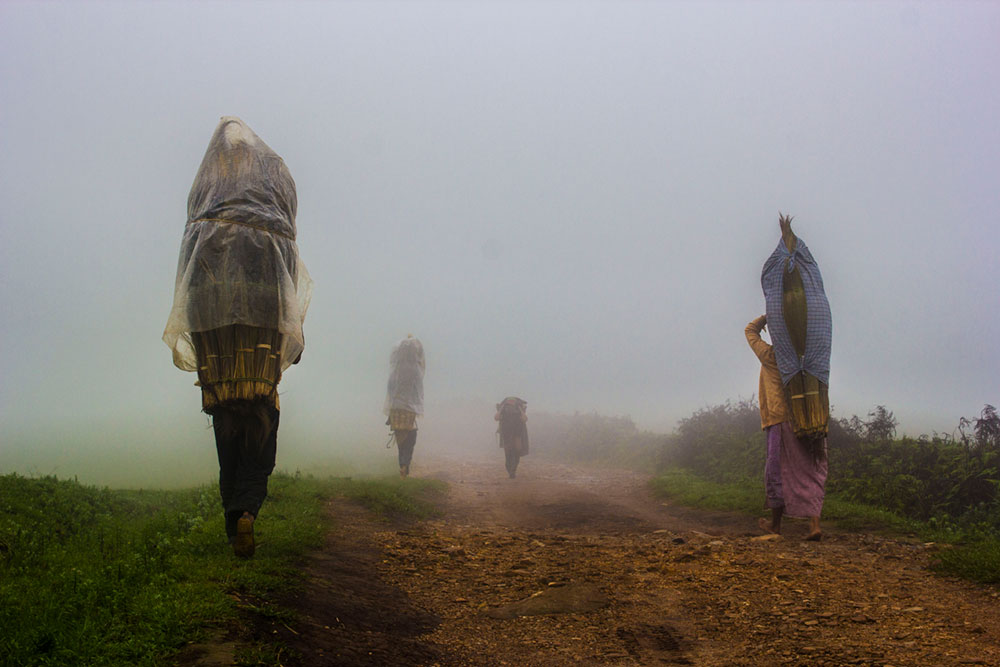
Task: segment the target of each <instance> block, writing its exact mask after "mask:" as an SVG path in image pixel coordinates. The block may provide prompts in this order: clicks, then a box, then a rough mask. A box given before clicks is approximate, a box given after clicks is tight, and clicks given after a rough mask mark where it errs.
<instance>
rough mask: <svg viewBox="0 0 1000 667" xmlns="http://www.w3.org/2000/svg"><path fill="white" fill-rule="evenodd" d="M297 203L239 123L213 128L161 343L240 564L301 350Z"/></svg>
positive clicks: (307, 292)
mask: <svg viewBox="0 0 1000 667" xmlns="http://www.w3.org/2000/svg"><path fill="white" fill-rule="evenodd" d="M296 202H297V200H296V192H295V182H294V181H293V180H292V177H291V174H290V173H289V172H288V169H287V167H286V166H285V163H284V161H283V160H282V159H281V157H279V156H278V155H277V154H276V153H275V152H274V151H272V150H271V149H270V147H268V146H267V144H265V143H264V142H263V141H262V140H261V139H260V138H259V137H258V136H257V135H256V134H255V133H254V132H253V131H252V130H251V129H250V128H249V127H248V126H247V125H246V124H245V123H244V122H243V121H242V120H240V119H239V118H235V117H232V116H227V117H224V118H222V119H221V121H220V123H219V125H218V127H217V128H216V130H215V133H214V134H213V136H212V139H211V142H210V143H209V147H208V150H207V151H206V152H205V157H204V159H203V160H202V164H201V167H200V168H199V170H198V174H197V176H196V177H195V181H194V184H193V185H192V187H191V192H190V195H189V197H188V219H187V224H186V226H185V232H184V237H183V240H182V243H181V251H180V258H179V260H178V266H177V279H176V284H175V290H174V305H173V308H172V310H171V313H170V316H169V318H168V321H167V326H166V329H165V330H164V334H163V340H164V342H165V343H166V344H167V345H168V346H169V347H170V348H171V349H172V350H173V356H174V364H175V365H176V366H177V367H178V368H181V369H182V370H186V371H197V373H198V382H197V383H196V384H197V385H198V386H200V387H201V392H202V409H203V411H204V412H206V413H208V414H209V415H211V416H212V425H213V429H214V434H215V444H216V450H217V454H218V461H219V492H220V496H221V500H222V506H223V513H224V518H225V531H226V535H227V537H228V539H229V542H230V543H231V544H232V546H233V550H234V552H235V554H236V555H237V556H241V557H249V556H252V555H253V553H254V551H255V546H256V545H255V541H254V525H255V523H256V521H257V518H258V516H259V514H260V509H261V506H262V504H263V502H264V499H265V498H266V497H267V485H268V478H269V477H270V475H271V472H272V471H273V469H274V465H275V456H276V451H277V434H278V421H279V414H280V413H279V409H280V406H279V401H278V392H277V387H278V383H279V382H280V380H281V376H282V373H283V371H285V370H286V369H287V368H288V367H289V366H290V365H292V364H295V363H298V362H299V359H300V358H301V356H302V351H303V349H304V347H305V339H304V337H303V334H302V322H303V320H304V318H305V314H306V310H307V308H308V305H309V299H310V296H311V292H312V281H311V279H310V278H309V273H308V272H307V271H306V268H305V265H304V264H303V263H302V261H301V260H300V258H299V254H298V246H297V245H296V242H295V235H296V229H295V214H296V206H297V203H296Z"/></svg>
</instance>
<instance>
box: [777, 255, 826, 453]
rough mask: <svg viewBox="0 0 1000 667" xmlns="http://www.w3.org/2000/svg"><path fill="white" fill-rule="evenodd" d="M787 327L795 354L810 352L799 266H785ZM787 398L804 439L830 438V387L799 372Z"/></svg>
mask: <svg viewBox="0 0 1000 667" xmlns="http://www.w3.org/2000/svg"><path fill="white" fill-rule="evenodd" d="M781 306H782V314H783V315H784V319H785V328H786V329H787V330H788V335H789V337H790V338H791V341H792V347H794V348H795V353H796V354H797V355H798V356H799V358H800V359H801V358H802V357H803V356H804V355H805V351H806V322H807V315H808V311H807V307H806V292H805V289H804V287H803V286H802V275H801V274H800V273H799V268H798V267H795V268H794V269H792V271H791V272H789V271H788V269H787V264H786V269H785V279H784V281H783V283H782V293H781ZM785 397H786V398H787V399H788V405H789V407H790V408H791V410H792V428H793V429H794V431H795V437H796V438H799V439H800V440H818V439H820V438H824V437H826V433H827V428H828V426H829V422H830V393H829V389H828V388H827V386H826V385H825V384H824V383H822V382H820V381H819V380H818V379H817V378H815V377H813V376H812V375H810V374H809V373H806V372H805V371H802V372H800V373H796V374H795V375H794V376H793V377H792V379H791V380H789V381H788V383H787V384H786V385H785Z"/></svg>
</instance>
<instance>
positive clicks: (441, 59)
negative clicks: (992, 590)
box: [0, 2, 1000, 483]
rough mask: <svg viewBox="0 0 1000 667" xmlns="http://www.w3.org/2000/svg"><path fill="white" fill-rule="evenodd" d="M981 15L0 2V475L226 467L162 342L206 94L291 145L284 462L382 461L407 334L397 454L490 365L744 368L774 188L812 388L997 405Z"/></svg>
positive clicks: (990, 164) (538, 392)
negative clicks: (829, 317)
mask: <svg viewBox="0 0 1000 667" xmlns="http://www.w3.org/2000/svg"><path fill="white" fill-rule="evenodd" d="M998 34H1000V6H997V5H995V4H990V3H976V2H967V3H948V4H945V3H917V2H887V3H877V4H869V3H837V4H833V3H824V4H819V3H791V2H760V3H757V2H754V3H741V2H721V3H704V4H703V3H693V2H691V3H688V2H677V3H647V2H625V3H605V2H581V3H568V2H538V3H491V2H481V3H468V4H464V3H452V2H416V3H402V2H398V3H397V2H384V3H351V2H337V3H299V2H296V3H288V4H280V3H270V2H262V3H254V4H252V5H234V4H229V3H189V2H160V3H148V4H147V3H141V4H124V3H114V2H83V3H73V4H70V3H60V2H52V3H45V2H43V3H27V2H8V3H4V4H2V5H0V87H2V90H3V92H4V112H3V114H2V115H0V156H2V157H0V245H2V248H3V249H2V251H0V252H2V254H0V260H2V266H3V282H2V285H3V286H2V288H0V307H2V310H3V312H4V316H3V320H2V325H0V331H2V341H3V346H2V348H0V349H2V352H0V375H2V377H3V380H2V382H0V473H7V472H15V471H16V472H35V473H38V474H49V473H53V472H54V473H55V474H58V475H59V476H60V477H66V476H68V477H72V476H73V475H74V474H77V472H78V471H79V470H84V469H85V468H86V469H88V470H89V469H90V468H87V466H91V467H93V466H95V465H97V466H100V465H105V464H103V463H98V461H100V462H103V461H105V460H106V459H105V458H104V457H107V456H110V457H112V459H111V460H112V463H109V464H107V465H108V466H109V469H108V470H106V471H105V472H106V473H107V474H108V478H113V477H114V474H115V473H114V471H113V470H111V469H110V468H113V467H114V465H115V463H118V464H120V466H121V469H122V470H123V471H124V470H127V471H129V472H128V474H132V471H141V472H140V473H137V474H139V475H140V476H141V475H147V477H148V478H149V479H154V478H156V475H158V474H160V472H162V473H163V474H164V475H166V473H167V472H168V470H169V471H171V474H175V475H179V476H182V477H183V476H184V475H190V476H192V477H193V478H194V479H193V481H197V482H201V481H205V480H208V479H210V478H211V476H212V475H213V474H214V471H213V469H212V466H213V465H215V452H214V448H213V447H212V437H211V433H210V432H209V431H208V430H207V429H206V424H207V420H206V416H205V415H204V414H201V413H200V412H199V411H200V406H201V403H200V395H199V391H198V389H197V388H196V387H195V386H194V382H195V380H196V376H195V375H194V374H193V373H184V372H182V371H180V370H178V369H176V368H175V367H174V366H173V364H172V363H171V356H170V350H169V349H168V348H167V346H166V345H164V344H163V342H162V341H161V339H160V337H161V334H162V332H163V327H164V325H165V323H166V318H167V314H168V312H169V310H170V305H171V303H172V298H173V289H174V276H175V270H176V264H177V255H178V250H179V247H180V241H181V235H182V233H183V230H184V224H185V220H186V201H187V196H188V191H189V189H190V187H191V183H192V180H193V179H194V176H195V173H196V171H197V169H198V165H199V163H200V161H201V159H202V156H203V154H204V152H205V149H206V147H207V145H208V141H209V139H210V137H211V134H212V131H213V130H214V128H215V125H216V124H217V122H218V120H219V118H220V117H221V116H225V115H235V116H238V117H240V118H241V119H242V120H244V121H245V122H246V123H247V124H248V125H249V126H250V127H251V128H252V129H253V130H254V131H255V132H256V133H257V134H258V135H259V136H260V137H261V139H263V140H264V141H265V142H266V143H267V144H268V145H269V146H270V147H271V148H272V149H273V150H274V151H275V152H276V153H278V154H279V155H280V156H282V158H283V159H284V161H285V163H286V164H287V166H288V168H289V170H290V172H291V174H292V176H293V178H294V179H295V181H296V184H297V191H298V217H297V227H298V239H297V240H298V246H299V251H300V254H301V257H302V259H303V260H304V262H305V263H306V265H307V267H308V269H309V272H310V273H311V275H312V278H313V280H314V281H315V288H314V292H313V299H312V303H311V306H310V309H309V312H308V315H307V317H306V320H305V325H304V331H305V339H306V349H305V352H304V354H303V356H302V362H301V364H299V365H297V366H293V367H292V368H290V369H289V370H288V371H287V372H286V374H285V375H284V377H283V379H282V382H281V385H280V387H279V391H280V393H281V407H282V415H281V432H280V435H279V436H278V441H279V442H278V467H279V469H280V468H283V467H288V466H292V467H294V466H295V465H306V464H308V463H309V462H310V461H312V460H322V461H325V462H333V461H344V462H345V465H349V464H350V462H352V461H367V460H369V459H370V460H371V461H376V462H377V461H379V460H380V459H379V457H380V456H381V457H383V458H385V459H387V460H390V463H391V459H392V454H391V453H387V452H383V451H380V450H379V448H380V447H381V444H382V443H383V442H384V441H385V437H386V427H385V426H384V425H383V422H384V419H385V418H384V416H383V415H382V412H381V406H382V401H383V398H384V392H385V383H386V379H387V377H388V372H389V363H388V362H389V353H390V351H391V349H392V346H393V344H394V343H395V342H396V341H398V340H399V339H401V338H403V337H405V336H406V335H407V334H408V333H412V334H413V335H415V336H417V337H418V338H420V340H421V341H422V343H423V345H424V348H425V351H426V359H427V372H426V376H425V397H426V410H425V412H426V414H425V416H424V417H423V418H422V419H421V420H420V428H421V440H420V442H419V444H418V445H417V457H418V458H419V456H420V453H421V451H422V450H424V451H428V452H432V451H435V448H438V449H439V450H443V449H444V448H445V447H455V446H458V447H460V446H461V443H462V442H466V441H468V446H469V448H470V449H471V450H472V451H479V448H480V447H483V448H485V447H487V446H488V445H489V444H490V443H489V439H490V437H491V436H492V433H493V431H494V428H495V423H494V422H493V414H492V407H493V404H495V403H496V402H498V401H499V400H501V399H502V398H503V397H504V396H507V395H518V396H521V397H523V398H524V399H526V400H527V401H528V405H529V408H528V410H529V418H530V415H532V414H536V413H566V414H572V413H574V412H577V411H578V412H598V413H600V414H604V415H609V416H617V415H628V416H630V417H631V418H632V419H633V420H634V421H635V423H636V424H637V425H638V426H639V428H641V429H644V430H650V431H654V432H659V433H669V432H671V431H672V430H673V429H674V427H675V426H676V424H677V421H678V420H680V419H683V418H684V417H686V416H688V415H690V414H691V413H692V412H694V411H695V410H698V409H699V408H702V407H706V406H711V405H716V404H719V403H723V402H725V401H727V400H739V399H741V398H749V397H751V396H752V395H754V394H755V393H756V391H757V378H758V369H759V362H758V361H757V359H756V357H755V356H754V355H753V353H752V352H751V350H750V348H749V347H748V345H747V343H746V341H745V339H744V335H743V328H744V326H745V325H746V323H747V322H749V321H750V320H751V319H753V318H754V317H756V316H758V315H760V314H761V313H763V312H764V299H763V295H762V293H761V286H760V271H761V267H762V265H763V263H764V261H765V259H766V258H767V257H768V255H769V254H770V253H771V252H772V250H773V249H774V247H775V246H776V245H777V243H778V240H779V237H780V234H779V230H778V222H777V218H778V211H779V210H780V211H782V212H784V213H788V214H791V215H794V216H795V221H794V223H793V230H794V231H795V232H796V234H797V235H798V236H799V237H800V238H801V239H802V240H803V241H804V242H805V243H806V244H807V245H808V246H809V248H810V250H811V252H812V253H813V256H814V257H815V258H816V261H817V263H818V265H819V267H820V270H821V271H822V274H823V279H824V283H825V287H826V293H827V296H828V297H829V301H830V306H831V309H832V314H833V352H832V358H831V379H830V401H831V404H832V406H833V416H834V417H850V416H851V415H854V414H857V415H859V416H861V417H862V418H864V416H865V415H866V414H867V413H868V411H869V410H870V409H872V408H873V407H874V406H875V405H879V404H881V405H885V406H886V407H887V408H888V409H889V410H892V411H893V412H894V413H895V416H896V417H897V419H898V420H899V431H900V433H901V434H902V433H905V434H908V435H913V436H916V435H920V434H930V433H932V432H935V431H936V432H940V433H951V432H952V431H953V430H954V429H955V427H956V426H957V424H958V421H959V419H960V418H961V417H962V416H966V417H973V416H976V415H978V414H979V411H980V410H981V409H982V407H983V405H984V404H987V403H991V404H994V405H996V404H997V401H998V400H1000V395H998V388H1000V383H998V379H997V378H998V376H997V369H1000V345H997V341H998V340H1000V314H998V312H997V309H996V299H997V279H998V277H1000V270H998V269H997V260H996V257H997V256H998V255H1000V242H998V240H997V239H998V237H1000V234H998V233H997V225H996V220H995V219H996V215H997V211H998V210H1000V188H997V186H996V180H997V176H996V175H997V174H998V173H1000V126H998V124H997V122H996V118H997V117H1000V76H998V74H1000V65H998V64H997V63H1000V41H998V40H997V39H996V36H997V35H998ZM480 410H482V412H479V411H480ZM466 413H468V414H466ZM480 424H481V429H482V431H481V432H480V430H479V428H480V426H479V425H480ZM480 434H482V437H483V441H482V442H480V441H479V438H480ZM436 441H437V444H435V442H436ZM494 446H495V445H494ZM174 471H175V472H174ZM87 475H91V473H90V472H88V473H87ZM83 477H84V475H83V474H81V479H82V478H83ZM88 478H89V477H88ZM122 483H124V482H122Z"/></svg>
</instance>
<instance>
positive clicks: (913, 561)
mask: <svg viewBox="0 0 1000 667" xmlns="http://www.w3.org/2000/svg"><path fill="white" fill-rule="evenodd" d="M420 463H421V465H419V466H418V467H417V468H416V470H415V473H416V475H417V476H422V477H434V478H437V479H441V480H444V481H446V482H448V484H449V485H450V487H449V488H450V491H449V493H448V497H447V499H446V500H445V501H444V507H443V510H444V512H443V515H442V516H440V517H439V518H437V519H434V520H431V521H426V522H419V523H414V524H409V525H405V526H396V525H387V524H385V523H379V522H373V521H372V520H371V519H370V518H369V517H368V516H367V515H366V514H365V513H364V512H363V511H362V510H360V509H358V508H355V507H351V506H349V505H346V504H344V503H343V502H337V503H334V504H332V505H331V512H332V513H333V514H334V519H335V521H336V523H337V529H336V530H335V531H334V532H333V533H332V534H331V535H330V538H329V540H328V544H327V546H326V549H324V551H323V552H321V553H319V554H317V555H316V556H315V558H314V559H313V560H312V561H311V564H310V567H309V576H310V577H311V578H312V585H311V586H309V587H308V590H309V592H308V593H307V594H306V595H305V596H303V598H302V599H301V600H297V601H295V604H296V606H297V607H298V608H299V609H300V611H301V613H302V619H301V620H300V621H299V622H298V623H297V625H296V627H295V628H291V627H289V630H290V631H291V632H284V631H281V632H280V634H281V635H282V636H283V637H284V638H285V639H286V641H287V642H288V643H289V644H290V645H291V646H292V647H293V648H294V649H296V650H297V651H299V652H300V653H301V655H302V656H304V658H303V660H302V664H307V665H361V664H365V665H390V664H392V665H435V664H437V665H540V666H544V665H581V664H582V665H623V666H624V665H713V666H714V665H767V666H770V665H893V666H902V665H936V666H946V665H968V664H981V665H1000V614H998V613H997V612H998V609H1000V597H998V595H1000V594H998V593H997V591H996V590H995V589H990V588H984V587H979V586H975V585H973V584H969V583H965V582H961V581H955V580H950V579H943V578H940V577H937V576H934V575H932V574H930V573H929V572H928V571H927V569H926V568H927V564H928V562H929V559H930V554H931V552H932V550H933V549H934V548H935V547H934V546H927V545H923V544H919V543H918V544H913V543H906V542H903V541H896V540H888V539H884V538H880V537H875V536H871V535H855V534H846V533H838V532H832V531H829V530H828V531H827V534H826V535H825V538H824V540H823V541H822V542H819V543H814V542H805V541H803V540H802V538H803V537H804V536H805V525H804V524H802V523H790V524H789V525H788V526H787V528H786V535H785V536H784V537H782V538H780V539H775V540H767V539H760V538H759V536H758V535H757V531H755V530H753V523H754V522H753V520H752V519H748V518H746V517H744V516H737V515H727V514H720V513H709V512H700V511H693V510H689V509H684V508H680V507H675V506H671V505H669V504H665V503H663V502H662V501H661V500H659V499H656V498H654V497H653V496H652V495H650V493H649V492H648V490H647V488H646V481H647V478H646V477H645V476H643V475H641V474H638V473H633V472H625V471H608V470H583V469H580V468H574V467H570V466H564V465H554V464H546V463H544V462H542V461H540V460H537V459H532V458H530V457H529V458H527V459H525V460H524V462H523V463H522V469H521V471H520V473H519V476H518V478H517V479H514V480H511V479H508V478H507V476H506V473H505V472H504V470H503V461H502V457H501V456H498V457H497V458H496V460H490V461H483V462H480V463H457V462H454V461H444V460H439V461H431V462H426V461H424V462H420ZM755 538H756V539H755ZM538 612H541V613H538ZM535 613H538V615H521V614H535ZM276 627H277V626H276ZM286 627H287V626H286ZM278 630H280V628H278Z"/></svg>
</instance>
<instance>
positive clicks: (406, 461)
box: [396, 429, 417, 468]
mask: <svg viewBox="0 0 1000 667" xmlns="http://www.w3.org/2000/svg"><path fill="white" fill-rule="evenodd" d="M404 434H405V435H404ZM416 444H417V429H413V430H412V431H396V447H398V448H399V467H400V468H402V467H403V466H409V465H410V461H412V460H413V448H414V447H415V446H416Z"/></svg>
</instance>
